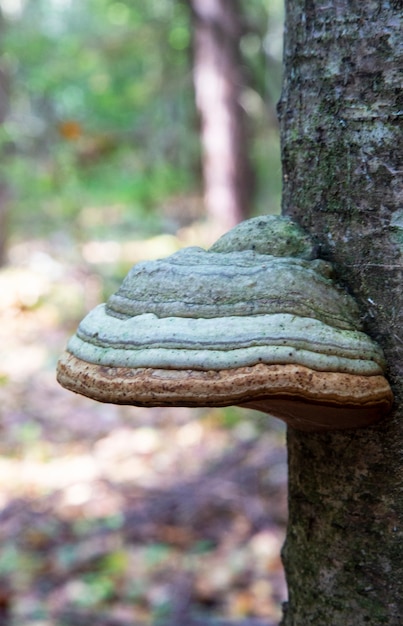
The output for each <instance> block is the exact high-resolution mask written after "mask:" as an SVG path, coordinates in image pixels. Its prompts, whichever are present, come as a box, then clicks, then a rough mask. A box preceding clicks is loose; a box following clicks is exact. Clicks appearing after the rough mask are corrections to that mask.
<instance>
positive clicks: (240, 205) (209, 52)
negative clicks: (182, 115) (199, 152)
mask: <svg viewBox="0 0 403 626" xmlns="http://www.w3.org/2000/svg"><path fill="white" fill-rule="evenodd" d="M188 2H189V5H190V7H191V11H192V19H193V44H194V45H193V47H194V84H195V92H196V104H197V108H198V111H199V114H200V121H201V142H202V149H203V178H204V187H205V192H204V196H205V203H206V210H207V213H208V214H209V215H210V217H212V218H213V220H214V221H215V222H216V224H217V226H218V229H219V234H222V233H223V232H226V231H227V230H229V229H230V228H232V227H233V226H235V225H236V224H238V222H240V221H242V220H243V219H245V218H246V217H248V215H249V211H250V207H251V195H252V187H253V179H252V171H251V166H250V162H249V155H248V147H247V144H248V141H247V129H246V115H245V111H244V109H243V108H242V106H241V96H242V92H243V89H244V85H245V77H244V75H243V67H242V63H241V59H240V52H239V40H240V37H241V34H242V29H243V26H242V16H241V12H240V10H239V7H238V3H237V2H236V1H235V0H188Z"/></svg>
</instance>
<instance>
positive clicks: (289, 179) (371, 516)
mask: <svg viewBox="0 0 403 626" xmlns="http://www.w3.org/2000/svg"><path fill="white" fill-rule="evenodd" d="M286 5H287V7H286V43H285V78H284V86H283V94H282V98H281V103H280V107H279V108H280V118H281V125H282V153H283V175H284V204H283V210H284V213H286V214H288V215H291V216H292V217H293V218H294V219H295V220H296V221H298V222H299V223H300V224H301V225H302V226H303V227H304V228H306V229H307V230H308V231H310V233H311V234H312V235H313V236H314V237H315V239H316V240H317V242H318V245H319V250H320V253H321V256H322V257H323V258H324V259H329V260H330V261H332V262H333V263H334V265H335V267H336V270H337V274H338V278H339V280H340V282H341V283H343V284H344V285H345V287H346V288H347V289H348V290H349V291H350V292H351V293H353V295H354V296H355V297H356V298H357V300H358V302H359V304H360V306H361V311H362V318H363V320H364V323H365V325H366V329H367V331H368V332H369V333H370V334H371V335H372V336H373V337H374V338H375V339H377V340H378V341H379V342H380V343H381V344H382V346H383V347H384V350H385V355H386V358H387V361H388V364H389V368H390V369H389V378H390V381H391V384H392V386H393V389H394V393H395V398H396V407H395V410H394V412H393V413H392V414H391V415H390V416H388V417H387V418H386V419H385V420H384V421H383V422H382V423H380V424H379V425H377V426H375V427H372V428H367V429H363V430H357V431H345V432H340V433H333V434H306V433H297V432H293V431H291V430H290V431H289V433H288V451H289V509H290V510H289V515H290V519H289V527H288V534H287V539H286V543H285V547H284V554H283V558H284V563H285V569H286V575H287V580H288V586H289V602H288V604H287V605H286V607H285V613H284V618H283V622H282V624H283V626H308V625H315V626H349V625H350V624H351V625H353V626H361V625H362V626H364V625H365V626H368V625H372V626H380V625H381V624H388V626H398V624H399V625H401V624H402V623H403V406H402V401H403V306H402V305H403V281H402V253H403V211H402V208H401V207H402V204H401V202H402V195H403V194H402V169H403V163H402V147H403V146H402V91H401V89H402V76H401V74H400V76H399V72H401V70H402V33H403V28H402V3H401V2H399V1H398V0H395V1H387V0H376V1H375V0H365V1H362V0H348V1H347V0H331V1H329V0H287V2H286ZM399 200H400V209H399Z"/></svg>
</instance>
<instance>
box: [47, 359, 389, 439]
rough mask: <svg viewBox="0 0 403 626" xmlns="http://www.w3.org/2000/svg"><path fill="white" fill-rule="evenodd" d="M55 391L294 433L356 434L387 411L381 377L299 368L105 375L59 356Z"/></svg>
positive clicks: (109, 371) (113, 370)
mask: <svg viewBox="0 0 403 626" xmlns="http://www.w3.org/2000/svg"><path fill="white" fill-rule="evenodd" d="M57 378H58V381H59V383H60V384H61V385H62V386H63V387H65V388H66V389H69V390H70V391H74V392H76V393H79V394H81V395H84V396H87V397H89V398H92V399H94V400H98V401H99V402H107V403H111V404H126V405H134V406H142V407H164V406H186V407H224V406H231V405H238V406H243V407H246V408H252V409H256V410H258V411H262V412H264V413H268V414H271V415H273V416H274V417H278V418H280V419H282V420H284V421H285V422H286V423H287V424H288V425H289V426H291V427H292V428H295V429H297V430H305V431H320V430H339V429H346V428H361V427H364V426H368V425H371V424H373V423H375V422H377V421H379V420H380V419H381V418H382V417H383V416H384V415H386V414H387V413H388V412H389V410H390V409H391V406H392V402H393V395H392V391H391V389H390V386H389V383H388V381H387V380H386V378H385V377H384V376H382V375H376V376H360V375H357V374H346V373H339V372H319V371H316V370H312V369H310V368H308V367H305V366H302V365H297V364H286V365H278V364H276V365H266V364H263V363H258V364H256V365H253V366H249V367H240V368H237V369H225V370H209V371H202V370H175V369H152V368H125V367H107V366H103V365H97V364H94V363H87V362H86V361H82V360H81V359H79V358H77V357H75V356H74V355H73V354H71V353H69V352H67V351H66V352H65V353H64V354H63V355H62V357H61V358H60V360H59V363H58V373H57Z"/></svg>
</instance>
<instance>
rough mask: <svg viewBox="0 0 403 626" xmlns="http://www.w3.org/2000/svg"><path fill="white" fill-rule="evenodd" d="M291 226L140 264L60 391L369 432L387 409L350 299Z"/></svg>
mask: <svg viewBox="0 0 403 626" xmlns="http://www.w3.org/2000/svg"><path fill="white" fill-rule="evenodd" d="M314 256H315V253H314V248H313V246H312V244H311V242H310V240H309V238H308V237H307V235H306V234H305V233H304V232H303V231H302V230H301V229H299V227H297V226H296V225H294V224H293V223H292V222H290V220H288V219H286V218H279V217H273V216H267V217H259V218H254V219H251V220H248V221H246V222H243V223H242V224H240V225H239V226H238V227H236V228H234V229H233V230H232V231H230V232H229V233H227V234H226V235H224V236H223V237H222V238H221V239H219V240H218V241H217V242H216V243H215V244H214V245H213V246H212V247H211V248H210V250H208V251H205V250H203V249H201V248H186V249H184V250H181V251H180V252H177V253H176V254H174V255H172V256H170V257H168V258H166V259H163V260H158V261H150V262H145V263H139V264H137V265H135V266H134V267H133V268H132V270H131V271H130V272H129V273H128V275H127V277H126V278H125V280H124V281H123V283H122V285H121V287H120V288H119V290H118V291H117V293H116V294H114V295H112V296H111V297H110V298H109V300H108V302H107V303H106V305H100V306H98V307H96V308H95V309H94V310H93V311H91V312H90V313H89V314H88V315H87V316H86V318H84V320H83V321H82V322H81V324H80V325H79V328H78V330H77V333H76V334H75V335H74V336H73V337H72V338H71V340H70V342H69V344H68V347H67V352H66V353H65V355H63V356H62V358H61V360H60V362H59V365H58V380H59V382H60V383H61V384H62V385H64V386H65V387H67V388H68V389H71V390H72V391H76V392H78V393H82V394H84V395H88V396H89V397H92V398H94V399H96V400H100V401H103V402H113V403H117V404H134V405H139V406H226V405H230V404H238V405H241V406H249V407H252V408H256V409H258V410H261V411H264V412H267V413H271V414H273V415H275V416H278V417H280V418H282V419H284V420H285V421H287V422H288V423H289V424H290V425H291V426H293V427H295V428H300V429H303V430H320V429H335V428H336V429H337V428H352V427H359V426H365V425H367V424H370V423H372V422H374V421H376V420H378V419H379V418H380V417H381V416H382V415H383V414H384V413H385V412H387V410H388V409H389V408H390V406H391V402H392V394H391V391H390V388H389V385H388V383H387V381H386V379H385V378H384V376H383V368H384V361H383V356H382V351H381V349H380V348H379V346H378V345H377V344H375V343H374V342H373V341H372V340H371V339H370V338H369V337H368V336H367V335H366V334H364V333H363V332H362V330H361V324H360V319H359V313H358V310H357V306H356V304H355V302H354V300H353V299H352V298H351V297H350V296H349V295H348V294H347V293H345V292H344V291H342V290H341V289H339V288H338V287H337V286H335V284H334V283H333V281H332V280H331V278H330V276H331V267H330V265H329V264H327V263H325V262H323V261H320V260H317V259H314V258H313V257H314Z"/></svg>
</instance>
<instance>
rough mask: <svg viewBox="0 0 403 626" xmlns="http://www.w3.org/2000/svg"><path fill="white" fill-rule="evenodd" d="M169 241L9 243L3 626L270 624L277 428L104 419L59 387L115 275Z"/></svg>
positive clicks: (0, 519) (221, 418)
mask: <svg viewBox="0 0 403 626" xmlns="http://www.w3.org/2000/svg"><path fill="white" fill-rule="evenodd" d="M167 241H168V240H167V239H166V238H165V239H163V238H159V239H158V238H157V239H156V240H154V241H151V242H138V243H137V244H136V246H135V250H136V253H135V254H134V253H133V254H132V253H131V252H133V249H132V248H130V250H131V252H130V250H129V252H128V249H127V248H125V247H124V246H120V245H118V244H115V245H114V244H108V243H107V242H106V243H104V244H102V245H101V244H96V243H93V244H92V247H91V245H90V244H86V247H81V248H77V249H74V247H73V248H72V247H71V246H70V245H69V244H68V242H67V243H66V241H64V240H63V238H60V237H59V238H55V239H54V240H52V239H48V240H30V241H24V242H19V243H16V242H15V243H14V244H13V245H12V246H11V247H10V250H9V258H10V263H9V265H8V266H6V267H5V268H3V269H2V270H0V292H1V298H0V346H1V347H0V407H1V408H0V413H1V420H0V429H1V438H0V625H1V626H80V625H84V624H85V625H86V626H87V625H89V624H91V625H94V626H145V625H151V624H155V625H161V626H207V625H208V624H212V623H219V624H221V625H227V624H244V625H246V624H248V625H250V626H252V625H253V626H271V625H273V624H275V623H278V621H279V618H280V615H281V602H282V601H284V599H285V594H286V591H285V583H284V576H283V571H282V566H281V561H280V549H281V546H282V543H283V540H284V530H285V523H286V516H287V510H286V471H287V469H286V450H285V445H284V439H285V435H284V428H283V425H282V424H281V423H280V422H278V421H276V420H273V419H271V418H269V417H267V416H265V415H263V414H259V413H256V412H253V411H249V412H248V411H244V410H241V409H236V408H233V407H231V408H228V409H225V410H215V409H214V410H211V409H205V410H196V409H192V410H190V409H184V408H181V409H165V410H163V409H147V410H146V409H140V408H134V407H117V406H112V405H102V404H98V403H96V402H93V401H91V400H88V399H86V398H83V397H80V396H77V395H75V394H72V393H70V392H68V391H66V390H64V389H62V388H61V387H60V386H59V385H58V384H57V382H56V380H55V366H56V362H57V358H58V356H59V355H60V353H61V352H62V350H63V348H64V346H65V343H66V340H67V338H68V336H69V335H70V334H71V333H72V332H74V329H75V327H76V325H77V322H78V321H79V319H80V318H81V317H82V316H83V314H84V313H85V312H86V311H87V310H88V309H90V308H91V307H93V306H94V305H95V304H97V303H98V302H100V301H102V300H103V299H105V290H106V291H109V293H110V286H111V284H113V280H114V279H113V275H114V272H116V271H117V270H116V268H118V272H122V271H123V272H124V271H126V265H127V264H130V263H131V261H132V260H133V258H131V257H136V255H138V256H140V257H141V256H142V255H143V256H144V254H145V250H147V251H148V250H149V249H151V248H152V251H151V253H150V255H153V254H154V253H155V248H156V249H157V254H155V256H164V255H165V254H166V253H167V250H165V249H164V248H165V247H166V244H167ZM168 244H169V245H168V248H169V246H170V245H171V244H172V241H171V240H169V241H168ZM108 245H109V248H108ZM97 246H98V247H97ZM105 246H106V247H105ZM112 248H113V249H112ZM170 251H171V250H168V253H169V252H170ZM97 255H98V256H97ZM111 256H112V258H113V260H114V269H113V271H112V270H111V267H110V265H107V263H109V262H110V258H111ZM129 257H130V258H129ZM105 259H108V261H107V262H106V261H105ZM134 260H136V259H134ZM101 275H102V277H103V278H102V281H101V278H100V276H101ZM105 276H106V278H105V280H104V277H105ZM111 276H112V278H110V277H111ZM108 281H109V283H108ZM105 282H106V283H107V285H106V287H105V286H104V285H105ZM106 295H108V293H106ZM214 620H221V621H218V622H217V621H214Z"/></svg>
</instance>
